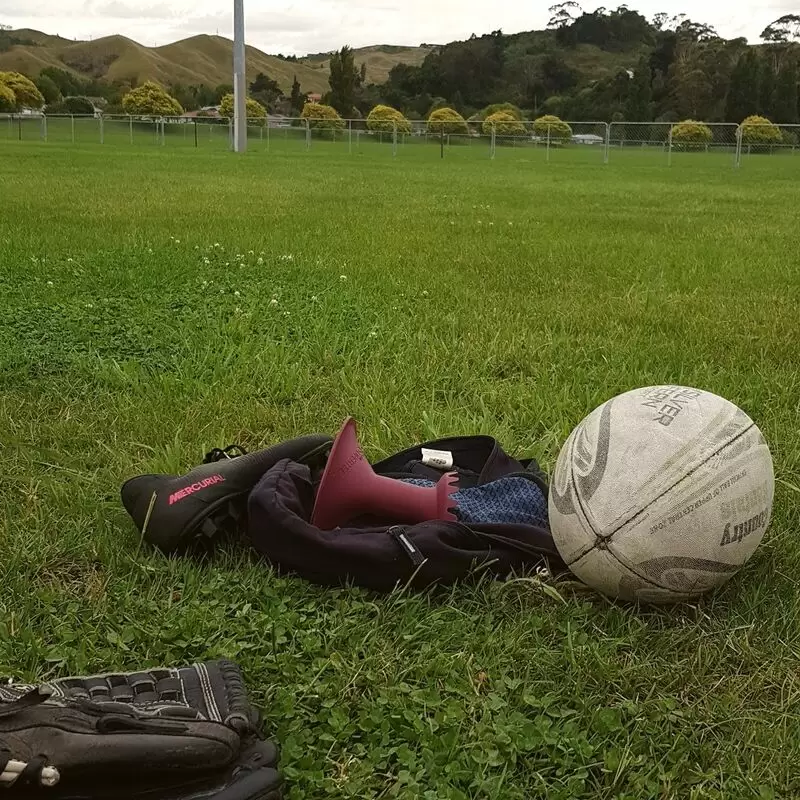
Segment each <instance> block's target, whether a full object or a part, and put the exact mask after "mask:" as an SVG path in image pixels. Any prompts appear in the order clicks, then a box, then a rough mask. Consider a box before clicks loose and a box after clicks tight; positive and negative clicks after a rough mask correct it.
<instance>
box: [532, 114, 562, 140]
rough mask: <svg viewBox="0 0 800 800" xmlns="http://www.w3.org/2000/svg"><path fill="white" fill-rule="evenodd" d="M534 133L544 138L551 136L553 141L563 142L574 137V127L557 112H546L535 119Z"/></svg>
mask: <svg viewBox="0 0 800 800" xmlns="http://www.w3.org/2000/svg"><path fill="white" fill-rule="evenodd" d="M533 133H534V134H535V135H536V136H539V137H541V138H542V139H546V138H547V137H548V136H549V137H550V141H551V142H562V143H563V142H568V141H569V140H570V139H571V138H572V128H570V126H569V125H567V123H566V122H564V121H563V120H562V119H561V118H560V117H557V116H556V115H555V114H545V115H544V116H543V117H539V119H537V120H534V123H533Z"/></svg>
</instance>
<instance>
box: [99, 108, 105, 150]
mask: <svg viewBox="0 0 800 800" xmlns="http://www.w3.org/2000/svg"><path fill="white" fill-rule="evenodd" d="M105 143H106V132H105V130H104V128H103V115H102V114H101V115H100V144H105Z"/></svg>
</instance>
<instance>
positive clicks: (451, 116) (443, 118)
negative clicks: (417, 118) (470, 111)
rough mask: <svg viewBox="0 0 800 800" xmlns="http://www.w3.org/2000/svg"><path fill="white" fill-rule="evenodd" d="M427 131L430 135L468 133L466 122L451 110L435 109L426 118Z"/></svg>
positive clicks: (456, 112)
mask: <svg viewBox="0 0 800 800" xmlns="http://www.w3.org/2000/svg"><path fill="white" fill-rule="evenodd" d="M428 130H429V131H430V132H431V133H436V134H443V133H455V134H459V133H461V134H466V133H469V130H468V128H467V121H466V120H465V119H464V117H462V116H461V114H459V113H458V111H456V110H455V109H453V108H437V109H436V111H434V112H432V113H431V115H430V116H429V117H428Z"/></svg>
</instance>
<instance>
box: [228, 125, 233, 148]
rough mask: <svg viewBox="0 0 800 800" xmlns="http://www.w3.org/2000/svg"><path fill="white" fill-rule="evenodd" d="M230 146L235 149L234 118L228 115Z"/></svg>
mask: <svg viewBox="0 0 800 800" xmlns="http://www.w3.org/2000/svg"><path fill="white" fill-rule="evenodd" d="M228 148H229V149H230V150H233V120H232V119H231V118H230V117H228Z"/></svg>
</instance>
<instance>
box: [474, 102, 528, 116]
mask: <svg viewBox="0 0 800 800" xmlns="http://www.w3.org/2000/svg"><path fill="white" fill-rule="evenodd" d="M498 111H504V112H505V113H506V114H511V116H512V117H514V119H518V120H522V111H521V110H520V108H519V106H515V105H514V104H513V103H492V105H490V106H486V108H482V109H481V110H480V111H479V112H478V113H477V114H476V115H475V116H476V117H477V118H478V119H480V120H485V119H487V118H488V117H491V116H492V115H493V114H497V112H498Z"/></svg>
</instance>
